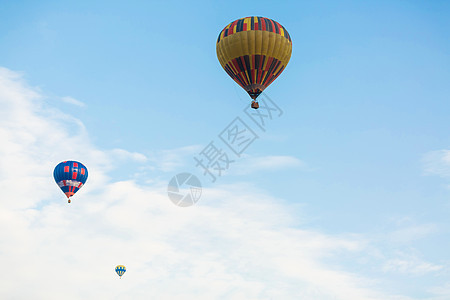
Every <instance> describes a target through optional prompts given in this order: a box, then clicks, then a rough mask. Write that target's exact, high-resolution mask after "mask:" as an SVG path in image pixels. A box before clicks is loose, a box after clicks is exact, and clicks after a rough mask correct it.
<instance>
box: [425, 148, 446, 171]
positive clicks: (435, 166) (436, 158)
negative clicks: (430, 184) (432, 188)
mask: <svg viewBox="0 0 450 300" xmlns="http://www.w3.org/2000/svg"><path fill="white" fill-rule="evenodd" d="M423 163H424V170H425V174H427V175H438V176H441V177H446V178H448V177H450V150H445V149H444V150H436V151H431V152H428V153H427V154H425V155H424V157H423Z"/></svg>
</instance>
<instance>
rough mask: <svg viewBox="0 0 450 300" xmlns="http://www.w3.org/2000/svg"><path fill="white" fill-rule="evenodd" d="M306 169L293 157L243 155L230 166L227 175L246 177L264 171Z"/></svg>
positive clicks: (303, 164)
mask: <svg viewBox="0 0 450 300" xmlns="http://www.w3.org/2000/svg"><path fill="white" fill-rule="evenodd" d="M295 168H306V164H305V163H304V162H303V161H301V160H300V159H298V158H296V157H293V156H283V155H271V156H250V155H245V156H243V157H241V158H240V159H238V160H236V161H235V162H234V163H233V164H232V165H231V166H230V171H229V174H237V175H247V174H251V173H255V172H260V171H264V170H272V171H274V170H283V169H295Z"/></svg>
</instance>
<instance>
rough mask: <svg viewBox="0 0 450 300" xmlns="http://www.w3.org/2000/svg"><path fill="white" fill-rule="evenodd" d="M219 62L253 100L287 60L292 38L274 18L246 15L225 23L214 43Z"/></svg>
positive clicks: (271, 80) (255, 102) (255, 104)
mask: <svg viewBox="0 0 450 300" xmlns="http://www.w3.org/2000/svg"><path fill="white" fill-rule="evenodd" d="M216 51H217V58H218V59H219V62H220V64H221V65H222V67H223V68H224V69H225V71H226V72H227V73H228V75H229V76H230V77H231V78H233V80H234V81H236V82H237V84H239V85H240V86H241V87H242V88H243V89H244V90H245V91H246V92H247V93H248V94H249V95H250V97H251V98H252V99H253V101H252V108H255V109H257V108H258V107H259V104H258V102H257V100H256V98H258V96H259V95H260V94H261V93H262V91H264V89H265V88H266V87H268V86H269V85H270V84H271V83H272V82H273V81H274V80H275V79H276V78H277V77H278V76H279V75H280V74H281V72H283V70H284V68H285V67H286V65H287V64H288V62H289V59H290V58H291V53H292V40H291V37H290V36H289V33H288V32H287V30H286V29H285V28H284V27H283V26H281V25H280V24H279V23H277V22H275V21H274V20H271V19H268V18H263V17H246V18H242V19H239V20H236V21H234V22H231V23H230V24H228V25H227V26H226V27H225V28H224V29H223V30H222V31H221V32H220V34H219V38H218V39H217V44H216Z"/></svg>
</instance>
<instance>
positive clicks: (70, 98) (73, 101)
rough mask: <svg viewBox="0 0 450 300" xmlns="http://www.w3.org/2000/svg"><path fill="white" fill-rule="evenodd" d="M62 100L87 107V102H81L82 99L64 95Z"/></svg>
mask: <svg viewBox="0 0 450 300" xmlns="http://www.w3.org/2000/svg"><path fill="white" fill-rule="evenodd" d="M61 100H62V101H63V102H65V103H69V104H73V105H76V106H79V107H85V106H86V104H85V103H84V102H81V101H80V100H77V99H75V98H72V97H69V96H66V97H62V98H61Z"/></svg>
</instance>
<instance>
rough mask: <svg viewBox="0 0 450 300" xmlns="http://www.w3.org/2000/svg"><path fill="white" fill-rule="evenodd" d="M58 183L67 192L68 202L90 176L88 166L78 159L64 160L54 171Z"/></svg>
mask: <svg viewBox="0 0 450 300" xmlns="http://www.w3.org/2000/svg"><path fill="white" fill-rule="evenodd" d="M53 177H54V178H55V181H56V184H58V186H59V187H60V188H61V190H62V191H63V193H64V194H66V196H67V199H68V202H69V203H70V197H72V196H73V195H74V194H75V193H76V192H78V190H79V189H80V188H81V187H82V186H83V185H84V183H85V182H86V180H87V177H88V170H87V168H86V167H85V166H84V165H83V164H82V163H80V162H77V161H72V160H68V161H63V162H61V163H59V164H58V165H57V166H56V167H55V170H54V171H53Z"/></svg>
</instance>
